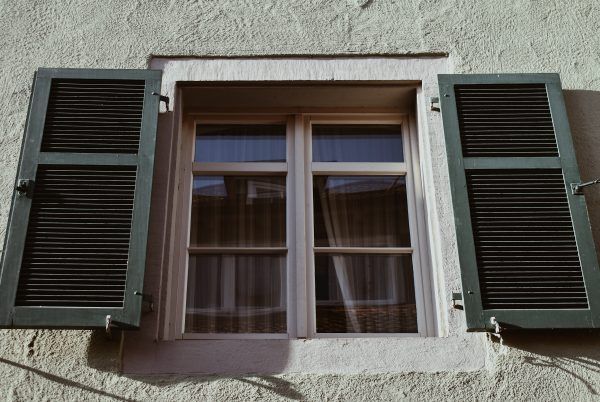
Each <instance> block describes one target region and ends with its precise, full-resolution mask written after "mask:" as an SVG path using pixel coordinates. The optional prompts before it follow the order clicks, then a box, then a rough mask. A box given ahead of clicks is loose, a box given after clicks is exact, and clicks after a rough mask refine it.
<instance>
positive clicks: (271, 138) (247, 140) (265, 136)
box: [194, 124, 286, 162]
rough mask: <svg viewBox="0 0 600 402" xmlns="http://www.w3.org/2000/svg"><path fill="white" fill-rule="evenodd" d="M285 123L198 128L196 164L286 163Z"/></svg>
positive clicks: (216, 125)
mask: <svg viewBox="0 0 600 402" xmlns="http://www.w3.org/2000/svg"><path fill="white" fill-rule="evenodd" d="M285 130H286V127H285V125H284V124H278V125H274V124H273V125H264V124H210V125H198V126H197V127H196V155H195V158H194V160H195V161H196V162H285Z"/></svg>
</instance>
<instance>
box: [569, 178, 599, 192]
mask: <svg viewBox="0 0 600 402" xmlns="http://www.w3.org/2000/svg"><path fill="white" fill-rule="evenodd" d="M598 183H600V178H598V179H596V180H592V181H586V182H585V183H571V191H572V192H573V194H574V195H583V189H584V188H585V187H588V186H592V185H594V184H598Z"/></svg>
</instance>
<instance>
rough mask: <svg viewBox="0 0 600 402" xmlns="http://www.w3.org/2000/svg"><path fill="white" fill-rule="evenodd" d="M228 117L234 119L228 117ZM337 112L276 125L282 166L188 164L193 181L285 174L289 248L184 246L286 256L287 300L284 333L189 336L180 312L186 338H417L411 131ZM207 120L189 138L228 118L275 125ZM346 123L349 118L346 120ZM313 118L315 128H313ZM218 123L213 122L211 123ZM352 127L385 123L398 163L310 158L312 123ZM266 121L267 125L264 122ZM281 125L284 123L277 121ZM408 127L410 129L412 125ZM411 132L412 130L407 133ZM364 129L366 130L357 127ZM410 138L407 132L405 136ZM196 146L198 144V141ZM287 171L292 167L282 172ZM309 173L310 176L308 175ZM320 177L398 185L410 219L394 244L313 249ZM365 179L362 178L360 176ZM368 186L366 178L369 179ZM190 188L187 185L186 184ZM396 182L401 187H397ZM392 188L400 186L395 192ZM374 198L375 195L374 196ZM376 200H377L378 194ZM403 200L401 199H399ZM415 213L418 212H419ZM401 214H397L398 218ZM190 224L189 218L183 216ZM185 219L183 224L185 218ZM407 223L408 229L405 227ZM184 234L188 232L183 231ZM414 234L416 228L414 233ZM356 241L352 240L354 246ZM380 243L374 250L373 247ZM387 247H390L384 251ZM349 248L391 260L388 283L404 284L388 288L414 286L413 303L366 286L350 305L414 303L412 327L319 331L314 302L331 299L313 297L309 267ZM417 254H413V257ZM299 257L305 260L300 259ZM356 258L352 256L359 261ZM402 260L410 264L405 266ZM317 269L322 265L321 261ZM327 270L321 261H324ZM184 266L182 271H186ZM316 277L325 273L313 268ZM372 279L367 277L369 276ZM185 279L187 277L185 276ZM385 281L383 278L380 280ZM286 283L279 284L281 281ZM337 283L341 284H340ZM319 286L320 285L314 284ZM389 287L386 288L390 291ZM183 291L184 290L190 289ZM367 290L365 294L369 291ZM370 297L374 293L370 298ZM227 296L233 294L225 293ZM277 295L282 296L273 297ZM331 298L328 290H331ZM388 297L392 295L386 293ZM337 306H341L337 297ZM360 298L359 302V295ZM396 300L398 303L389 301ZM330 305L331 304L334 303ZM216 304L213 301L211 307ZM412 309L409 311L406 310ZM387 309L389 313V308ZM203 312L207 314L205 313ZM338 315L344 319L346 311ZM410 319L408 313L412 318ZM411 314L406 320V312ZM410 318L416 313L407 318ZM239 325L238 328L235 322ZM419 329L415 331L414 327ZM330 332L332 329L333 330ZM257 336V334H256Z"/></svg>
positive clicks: (420, 312) (400, 123)
mask: <svg viewBox="0 0 600 402" xmlns="http://www.w3.org/2000/svg"><path fill="white" fill-rule="evenodd" d="M227 116H232V117H227ZM340 116H341V115H331V117H328V116H326V115H318V117H316V116H315V117H312V118H311V117H309V116H308V115H304V116H302V115H294V116H293V117H292V116H287V117H285V116H281V117H280V118H281V119H282V120H281V121H285V120H286V119H287V142H286V147H287V159H286V161H285V162H280V161H277V162H264V161H261V162H243V163H240V162H225V163H223V162H216V163H215V162H198V161H194V162H193V163H192V165H191V166H192V169H191V171H192V173H193V175H194V176H196V177H201V176H210V177H212V178H215V176H223V177H226V176H238V177H241V176H249V177H265V176H283V177H287V180H286V181H287V186H286V189H285V191H286V195H287V199H286V201H285V202H286V204H287V205H286V208H287V212H286V214H287V223H286V231H287V235H286V239H287V244H291V245H292V247H291V248H290V249H289V250H288V248H287V247H276V246H266V247H263V246H254V247H252V246H248V247H245V246H235V245H234V246H231V245H230V246H214V245H213V246H206V245H191V244H190V245H189V246H188V247H187V251H188V253H189V254H190V255H200V254H204V255H228V256H235V255H238V254H254V255H256V254H260V255H265V254H269V253H270V254H277V255H281V256H285V257H286V258H285V260H286V267H287V268H286V274H285V278H286V281H287V289H286V290H285V294H286V295H287V298H288V299H287V305H286V306H285V308H286V317H287V332H286V333H278V332H276V331H275V330H273V332H266V331H264V332H255V333H250V332H243V331H240V332H238V333H225V332H222V333H221V332H219V333H204V334H203V333H190V332H187V329H190V328H192V327H191V326H190V327H189V328H186V326H185V314H182V316H181V317H182V320H181V321H180V322H182V323H183V324H182V326H181V327H180V328H181V331H182V332H183V338H184V339H198V338H200V339H204V338H213V339H214V338H217V339H218V338H224V339H231V338H248V337H249V338H280V337H292V338H294V337H331V336H336V337H337V336H350V337H351V336H377V335H378V334H380V335H381V336H390V335H394V336H402V335H404V334H406V335H411V334H415V333H416V332H418V333H419V334H424V333H425V332H426V329H425V316H424V309H425V306H424V303H426V301H425V300H424V294H423V283H422V276H421V275H422V273H421V271H420V270H421V268H420V264H421V262H420V259H421V257H420V254H419V250H420V249H419V245H418V244H417V243H418V242H417V240H418V239H419V238H420V237H421V236H422V233H421V234H418V233H417V225H416V222H417V221H419V222H422V221H423V217H422V215H419V217H417V216H416V215H417V212H418V211H420V209H419V207H418V205H415V194H414V191H415V188H414V184H413V178H412V177H413V176H412V169H414V168H416V167H418V162H415V161H414V159H413V156H411V154H412V153H413V152H416V146H415V144H414V143H411V142H410V141H409V138H410V137H409V134H408V132H409V129H408V126H409V124H408V121H409V120H408V118H405V117H393V118H390V117H389V116H390V115H387V117H383V119H381V118H378V117H375V116H373V117H366V118H365V117H357V116H356V115H355V116H351V117H350V116H349V115H345V116H344V117H343V118H340ZM209 119H210V121H209V122H208V123H207V122H206V120H205V121H203V120H196V121H195V123H194V125H193V126H192V127H193V131H194V133H196V132H197V126H199V125H201V124H220V123H223V124H224V125H232V123H231V122H232V121H235V123H234V125H240V124H246V123H248V124H255V125H258V124H261V123H260V122H261V121H262V122H264V121H267V120H271V121H272V120H275V119H277V117H276V116H274V115H270V116H266V117H261V116H259V115H256V116H253V117H248V118H246V117H240V116H239V115H238V116H234V115H212V116H211V117H209ZM346 119H347V120H346ZM311 120H312V122H313V123H314V124H311ZM215 122H216V123H215ZM348 122H351V123H350V124H351V125H354V126H355V125H360V124H364V125H365V126H368V125H372V126H377V125H380V124H384V125H388V126H391V127H394V131H395V132H396V133H400V135H401V142H399V143H400V144H401V145H402V155H403V158H402V162H316V161H313V160H312V154H313V152H312V144H311V143H312V135H311V131H312V128H313V127H314V126H316V125H333V124H335V125H338V126H339V127H338V128H337V130H338V131H339V130H340V129H343V126H344V125H348V124H347V123H348ZM269 124H272V123H269ZM281 124H283V123H281ZM411 127H412V126H411ZM411 131H413V130H412V129H411ZM363 132H364V130H363ZM411 135H412V134H411ZM196 145H197V144H196ZM188 149H191V155H192V159H193V156H195V151H194V149H193V148H192V147H190V148H188ZM288 168H289V169H290V170H289V171H288ZM311 170H312V173H313V174H310V173H309V172H311ZM321 176H332V178H333V179H337V178H341V179H343V178H344V176H347V178H348V179H350V180H359V181H361V180H363V179H365V178H366V176H370V177H373V178H374V179H375V180H379V181H382V182H383V183H386V184H385V185H387V186H390V185H391V183H390V182H389V181H388V182H386V180H381V179H383V178H385V177H391V178H392V179H391V180H392V182H393V181H395V182H396V185H393V186H392V187H394V188H396V187H400V188H401V189H402V190H403V191H404V193H405V195H400V196H398V195H397V199H398V200H400V202H401V203H403V204H406V209H407V211H405V212H406V213H408V220H407V219H403V221H404V223H403V224H400V226H402V225H404V226H402V227H403V229H402V230H396V231H395V232H397V233H399V232H403V233H402V235H401V236H395V237H396V240H390V239H393V238H394V236H393V235H392V236H390V234H389V233H388V234H384V235H379V236H378V240H377V241H379V243H377V242H369V243H363V244H365V246H356V247H355V246H340V247H327V246H326V244H321V245H320V246H319V245H316V244H315V243H314V239H313V234H314V233H313V222H314V216H313V201H314V200H313V184H314V183H313V177H314V178H318V177H321ZM363 176H364V177H363ZM367 181H368V180H367ZM192 183H193V181H192ZM398 183H402V184H401V185H399V184H398ZM382 185H383V184H382V183H379V184H378V186H382ZM192 187H193V186H192V184H190V186H189V190H187V191H188V194H190V201H191V196H192V195H191V194H192V192H193V190H192ZM396 190H398V189H396ZM375 193H376V191H375ZM376 198H377V197H376ZM404 198H406V201H403V199H404ZM186 208H190V209H189V210H188V212H187V213H186V212H184V214H188V217H189V216H191V202H190V204H189V206H188V207H184V210H185V209H186ZM418 213H419V214H421V212H418ZM399 216H400V215H399ZM188 219H189V218H188ZM188 222H189V221H188ZM407 222H408V224H407ZM406 225H408V231H409V232H410V235H409V236H407V233H406V232H407V230H406ZM189 230H190V229H188V233H189ZM419 230H422V228H421V229H419ZM407 237H408V238H409V239H410V240H411V241H412V244H410V243H408V242H407V240H406V239H407ZM384 238H385V239H387V240H385V241H383V242H382V241H381V239H384ZM398 238H401V239H403V240H402V241H397V239H398ZM357 244H358V243H357ZM375 244H378V246H374V245H375ZM386 244H387V245H388V246H389V247H388V246H386ZM348 249H352V250H350V251H351V253H352V254H364V256H363V258H364V259H367V260H371V261H372V260H377V258H376V256H377V255H380V254H381V255H382V257H384V258H387V257H391V258H388V260H389V261H396V262H394V263H390V262H388V264H387V265H389V266H394V264H395V266H396V268H395V269H392V270H391V271H390V272H391V273H387V271H386V273H385V275H387V277H390V276H391V275H394V278H400V279H401V280H402V281H404V282H403V283H400V284H396V285H393V286H392V288H393V287H395V288H398V289H412V291H411V293H410V295H412V298H413V299H414V300H416V302H414V303H413V300H412V299H411V298H410V297H408V298H406V297H405V298H403V299H402V300H400V299H398V298H397V297H396V296H393V294H394V293H395V294H398V293H399V292H400V290H398V289H395V290H390V291H388V292H387V293H386V292H382V291H374V290H369V289H366V290H365V292H363V293H364V294H357V295H356V296H353V299H354V301H355V302H362V301H365V300H366V301H368V302H369V303H370V304H373V303H378V304H379V305H381V304H382V303H388V304H390V303H391V302H393V301H394V300H395V301H396V302H398V301H399V300H400V304H402V306H403V307H404V308H405V309H406V308H408V309H412V312H414V310H415V307H414V305H415V304H416V306H418V308H416V310H417V311H416V315H417V322H418V325H416V323H414V320H412V319H410V320H408V321H406V320H405V321H404V322H405V324H403V327H401V328H400V327H398V326H396V328H393V327H392V328H391V329H388V330H387V331H388V332H383V330H382V329H381V326H380V329H376V330H375V332H370V331H372V328H373V327H372V326H371V327H370V328H371V329H365V328H366V327H364V325H363V326H362V327H361V326H359V327H358V330H356V327H350V329H346V331H348V332H342V333H338V332H333V331H331V332H325V330H323V332H320V331H317V322H316V313H317V304H318V303H320V304H321V305H322V306H323V305H324V304H323V303H325V304H327V303H330V302H331V300H329V301H328V300H318V299H317V296H316V288H317V285H316V283H315V273H316V270H317V267H316V266H315V262H316V261H315V255H317V256H323V257H328V256H330V255H336V256H346V254H348V251H349V250H348ZM415 253H417V254H415ZM304 255H305V257H304ZM357 257H358V256H357ZM406 261H408V262H406ZM411 263H412V265H413V267H414V272H412V278H413V279H414V282H413V283H412V285H413V286H412V287H411V286H406V285H407V284H410V279H409V276H407V275H406V270H405V267H406V266H410V265H411ZM321 265H323V264H321ZM325 265H327V264H325ZM186 269H187V268H186ZM319 270H320V271H321V272H322V271H323V268H319ZM371 277H373V274H371ZM185 278H187V274H186V275H185ZM185 278H184V279H182V280H183V287H184V288H186V289H187V287H188V285H187V284H186V279H185ZM336 281H337V278H334V280H332V281H330V282H331V283H328V284H327V286H328V287H330V288H332V287H335V286H337V287H339V283H336ZM386 281H387V279H386ZM283 282H284V281H283V280H282V283H283ZM338 282H339V281H338ZM232 286H233V285H230V289H233V287H232ZM267 287H268V286H267ZM320 287H321V288H322V286H320ZM390 289H391V288H390ZM188 291H189V289H188ZM369 292H370V293H369ZM373 292H375V293H373ZM230 293H231V292H230ZM279 294H280V295H281V294H283V293H282V292H280V293H279ZM332 294H333V293H332ZM390 295H392V296H390ZM182 297H183V299H182V302H185V301H186V295H185V293H184V294H183V296H182ZM336 297H338V299H337V302H339V295H338V296H336ZM363 297H364V298H363ZM394 297H396V298H394ZM333 301H334V302H336V299H335V298H334V299H333ZM213 304H214V302H213ZM411 304H412V305H413V306H411ZM190 308H191V309H196V311H199V309H200V310H201V309H202V308H204V307H202V305H199V306H192V305H191V304H190ZM389 310H390V311H393V308H390V309H389ZM203 313H205V312H203ZM344 314H346V313H345V312H344ZM411 314H412V313H411ZM407 316H408V317H411V315H410V314H409V315H407ZM412 316H414V314H413V315H412ZM240 327H242V325H240ZM415 327H416V328H417V330H414V329H413V328H415ZM352 328H354V330H355V332H352ZM334 330H336V329H334ZM261 331H262V330H261Z"/></svg>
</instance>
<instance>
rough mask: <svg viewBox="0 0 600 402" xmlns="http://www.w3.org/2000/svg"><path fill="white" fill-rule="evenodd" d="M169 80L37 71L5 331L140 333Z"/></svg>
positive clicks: (9, 239)
mask: <svg viewBox="0 0 600 402" xmlns="http://www.w3.org/2000/svg"><path fill="white" fill-rule="evenodd" d="M160 81H161V72H160V71H153V70H88V69H39V70H38V71H37V73H36V75H35V78H34V85H33V89H32V96H31V100H30V106H29V112H28V117H27V124H26V129H25V135H24V138H23V144H22V149H21V158H20V162H19V168H18V172H17V177H16V181H15V191H14V196H13V201H12V206H11V210H10V216H9V223H8V229H7V232H6V233H7V234H6V238H5V244H4V252H3V255H2V268H1V269H2V270H1V273H0V326H2V327H29V328H53V327H56V328H88V327H103V326H105V324H106V319H107V316H110V319H111V321H112V323H113V324H115V325H119V326H123V327H124V328H127V327H138V326H139V322H140V312H141V303H142V296H141V295H140V294H141V293H142V286H143V278H144V269H145V263H146V240H147V235H148V223H149V222H148V219H149V211H150V195H151V194H150V193H151V190H152V173H153V165H154V148H155V140H156V126H157V118H158V110H159V107H158V106H159V99H158V96H156V95H153V92H156V93H158V92H160Z"/></svg>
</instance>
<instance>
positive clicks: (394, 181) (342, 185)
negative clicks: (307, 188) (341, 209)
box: [325, 176, 405, 194]
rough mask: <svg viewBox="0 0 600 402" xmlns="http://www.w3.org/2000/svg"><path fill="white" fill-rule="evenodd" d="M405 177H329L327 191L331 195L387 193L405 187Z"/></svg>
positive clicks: (326, 185) (326, 183)
mask: <svg viewBox="0 0 600 402" xmlns="http://www.w3.org/2000/svg"><path fill="white" fill-rule="evenodd" d="M404 182H405V180H404V176H337V177H336V176H329V177H327V181H326V182H325V190H326V191H328V192H329V193H340V194H351V193H360V192H367V191H385V190H389V189H391V188H393V187H397V186H399V185H401V186H404Z"/></svg>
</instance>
